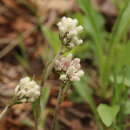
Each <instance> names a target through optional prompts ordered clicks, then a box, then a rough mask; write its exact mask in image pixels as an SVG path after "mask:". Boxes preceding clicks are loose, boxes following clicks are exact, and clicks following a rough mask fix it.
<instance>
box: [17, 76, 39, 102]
mask: <svg viewBox="0 0 130 130" xmlns="http://www.w3.org/2000/svg"><path fill="white" fill-rule="evenodd" d="M15 96H16V98H17V99H18V102H33V101H35V100H36V99H37V98H38V97H39V96H40V86H39V85H38V84H37V83H36V82H35V81H34V80H31V79H30V77H25V78H22V79H21V80H20V83H19V84H18V85H17V86H16V88H15Z"/></svg>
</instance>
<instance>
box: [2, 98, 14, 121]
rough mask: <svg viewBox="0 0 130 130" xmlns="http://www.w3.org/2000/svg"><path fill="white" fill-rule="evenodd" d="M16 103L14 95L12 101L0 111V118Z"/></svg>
mask: <svg viewBox="0 0 130 130" xmlns="http://www.w3.org/2000/svg"><path fill="white" fill-rule="evenodd" d="M15 103H16V97H13V99H12V101H11V103H10V104H9V105H7V106H6V107H5V108H4V110H3V111H2V112H1V113H0V120H1V119H2V118H3V117H4V116H5V115H6V113H7V112H8V110H9V109H10V108H11V107H12V106H13V105H14V104H15Z"/></svg>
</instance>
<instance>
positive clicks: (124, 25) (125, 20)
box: [111, 0, 130, 44]
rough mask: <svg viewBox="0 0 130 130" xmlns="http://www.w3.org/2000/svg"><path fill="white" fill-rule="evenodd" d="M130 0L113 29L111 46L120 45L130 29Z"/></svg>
mask: <svg viewBox="0 0 130 130" xmlns="http://www.w3.org/2000/svg"><path fill="white" fill-rule="evenodd" d="M129 15H130V0H128V2H127V4H126V6H125V7H124V9H123V10H122V12H121V14H120V16H119V18H118V19H117V22H116V23H115V25H114V27H113V32H112V39H111V44H116V43H118V42H119V41H120V40H121V39H122V38H123V37H124V35H125V34H126V33H127V32H128V30H129V28H130V24H129V23H130V16H129Z"/></svg>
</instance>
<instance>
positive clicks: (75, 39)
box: [57, 17, 83, 48]
mask: <svg viewBox="0 0 130 130" xmlns="http://www.w3.org/2000/svg"><path fill="white" fill-rule="evenodd" d="M57 25H58V28H59V31H60V36H61V38H62V40H63V44H64V45H65V46H68V47H69V48H73V47H75V46H77V45H80V44H82V43H83V40H82V39H80V38H79V34H80V33H81V32H82V31H83V27H82V26H81V25H80V26H77V25H78V21H77V19H72V18H69V17H63V18H62V19H61V21H60V22H59V23H58V24H57Z"/></svg>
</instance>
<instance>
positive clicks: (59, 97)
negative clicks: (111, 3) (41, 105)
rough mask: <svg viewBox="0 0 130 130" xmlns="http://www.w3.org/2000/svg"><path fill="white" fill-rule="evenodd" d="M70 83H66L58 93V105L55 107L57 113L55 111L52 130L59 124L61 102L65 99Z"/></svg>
mask: <svg viewBox="0 0 130 130" xmlns="http://www.w3.org/2000/svg"><path fill="white" fill-rule="evenodd" d="M68 84H69V82H67V83H65V84H64V85H63V86H62V87H60V90H59V93H58V97H57V105H56V108H55V113H54V119H53V122H52V127H51V130H55V129H56V126H57V115H58V112H59V109H60V104H61V103H62V102H63V101H64V94H65V93H66V91H67V90H68V89H67V88H68Z"/></svg>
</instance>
